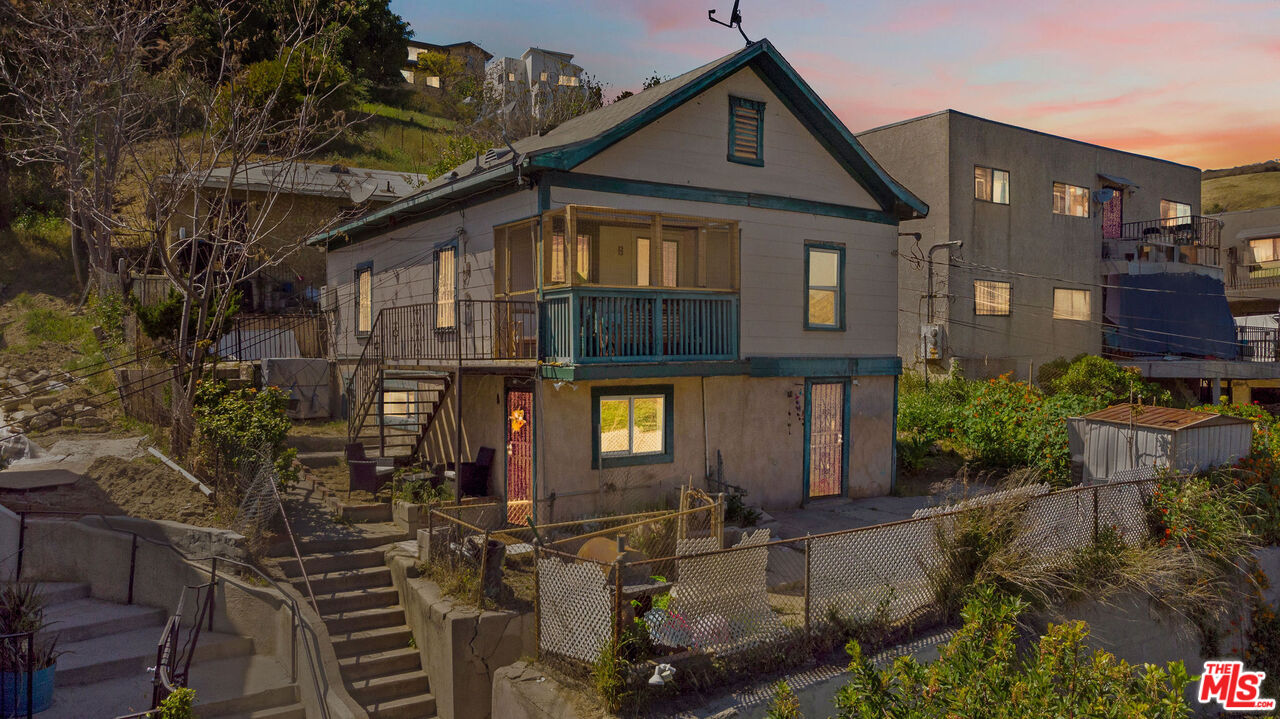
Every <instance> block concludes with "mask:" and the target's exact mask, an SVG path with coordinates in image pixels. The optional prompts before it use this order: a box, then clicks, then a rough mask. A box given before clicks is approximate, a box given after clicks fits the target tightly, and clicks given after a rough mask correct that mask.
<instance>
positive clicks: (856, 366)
mask: <svg viewBox="0 0 1280 719" xmlns="http://www.w3.org/2000/svg"><path fill="white" fill-rule="evenodd" d="M539 374H540V375H541V376H542V378H543V379H549V380H561V381H566V382H580V381H584V380H594V379H634V378H645V377H717V376H725V375H748V376H751V377H817V378H823V377H875V376H892V377H897V376H898V375H900V374H902V358H901V357H895V356H866V357H748V358H746V359H744V360H727V361H708V362H650V363H621V362H620V363H616V364H596V365H547V364H544V365H541V366H540V367H539Z"/></svg>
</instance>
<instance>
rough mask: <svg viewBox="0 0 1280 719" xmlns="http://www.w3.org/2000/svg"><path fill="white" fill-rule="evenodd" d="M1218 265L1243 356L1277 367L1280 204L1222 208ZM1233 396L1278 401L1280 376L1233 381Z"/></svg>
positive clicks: (1279, 347) (1279, 342) (1279, 343)
mask: <svg viewBox="0 0 1280 719" xmlns="http://www.w3.org/2000/svg"><path fill="white" fill-rule="evenodd" d="M1213 217H1214V219H1216V220H1218V221H1219V222H1221V223H1222V267H1223V271H1224V273H1225V279H1226V285H1227V301H1228V302H1230V303H1231V313H1232V314H1233V315H1235V319H1236V334H1237V337H1238V338H1239V340H1240V344H1241V350H1242V352H1243V356H1244V359H1247V360H1251V361H1253V362H1259V363H1263V364H1267V365H1270V366H1273V367H1280V330H1278V329H1277V318H1278V317H1280V206H1276V207H1259V208H1255V209H1249V210H1236V211H1234V212H1223V213H1220V214H1217V215H1214V216H1213ZM1232 398H1233V399H1234V400H1235V401H1239V402H1253V401H1257V402H1260V403H1262V404H1267V405H1280V376H1277V377H1274V378H1270V379H1255V380H1253V381H1248V382H1245V381H1239V382H1233V383H1232Z"/></svg>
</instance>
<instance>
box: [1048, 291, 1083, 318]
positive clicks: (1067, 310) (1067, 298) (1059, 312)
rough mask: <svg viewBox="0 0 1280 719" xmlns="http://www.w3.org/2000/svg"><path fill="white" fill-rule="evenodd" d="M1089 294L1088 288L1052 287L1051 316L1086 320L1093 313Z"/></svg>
mask: <svg viewBox="0 0 1280 719" xmlns="http://www.w3.org/2000/svg"><path fill="white" fill-rule="evenodd" d="M1089 295H1090V293H1089V290H1073V289H1069V288H1066V287H1055V288H1053V318H1054V319H1055V320H1081V321H1087V320H1088V319H1089V318H1090V317H1091V316H1092V314H1093V312H1092V308H1091V307H1090V297H1089Z"/></svg>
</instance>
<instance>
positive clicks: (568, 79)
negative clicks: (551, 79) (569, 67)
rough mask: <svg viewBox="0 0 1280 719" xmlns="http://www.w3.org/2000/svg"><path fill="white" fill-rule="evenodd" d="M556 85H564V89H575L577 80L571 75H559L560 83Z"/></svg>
mask: <svg viewBox="0 0 1280 719" xmlns="http://www.w3.org/2000/svg"><path fill="white" fill-rule="evenodd" d="M558 84H560V85H564V86H566V87H577V86H578V78H576V77H574V76H573V75H561V76H560V81H559V83H558Z"/></svg>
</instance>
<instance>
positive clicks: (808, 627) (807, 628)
mask: <svg viewBox="0 0 1280 719" xmlns="http://www.w3.org/2000/svg"><path fill="white" fill-rule="evenodd" d="M812 543H813V538H812V537H810V536H808V535H805V538H804V638H805V641H809V640H811V639H812V638H813V635H812V629H813V625H812V623H811V620H810V619H809V594H810V592H809V576H810V569H809V568H810V566H811V565H810V563H809V545H810V544H812Z"/></svg>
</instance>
